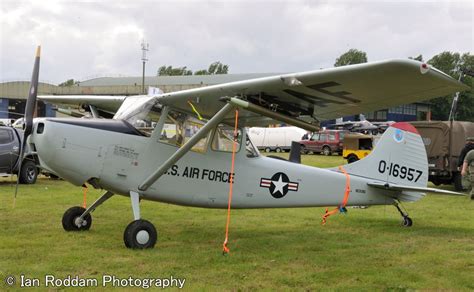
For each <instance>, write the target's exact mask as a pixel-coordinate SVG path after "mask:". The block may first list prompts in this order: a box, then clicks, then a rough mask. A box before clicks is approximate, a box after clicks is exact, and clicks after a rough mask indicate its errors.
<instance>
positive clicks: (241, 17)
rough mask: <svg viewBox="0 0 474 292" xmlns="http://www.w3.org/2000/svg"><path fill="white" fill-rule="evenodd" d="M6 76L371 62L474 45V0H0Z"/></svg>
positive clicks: (57, 78)
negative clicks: (347, 58) (349, 58)
mask: <svg viewBox="0 0 474 292" xmlns="http://www.w3.org/2000/svg"><path fill="white" fill-rule="evenodd" d="M0 8H1V10H0V38H1V48H0V82H2V81H13V80H19V79H20V80H27V79H29V78H30V75H31V70H32V65H33V57H34V49H35V46H36V45H37V44H41V45H42V65H41V73H40V78H41V79H42V80H43V81H46V82H50V83H54V84H57V83H59V82H62V81H64V80H66V79H70V78H73V79H75V80H86V79H90V78H93V77H97V76H119V75H123V76H140V75H141V70H142V65H141V60H140V59H141V51H140V44H141V41H142V39H145V40H146V42H147V43H149V49H150V50H149V52H148V59H149V61H148V63H147V70H146V74H147V75H155V74H156V70H157V68H158V67H159V66H160V65H163V64H167V65H173V66H187V67H188V68H190V69H192V70H197V69H203V68H207V67H208V65H209V64H210V63H212V62H213V61H217V60H219V61H221V62H223V63H225V64H228V65H229V66H230V73H251V72H295V71H304V70H311V69H319V68H325V67H332V66H333V64H334V61H335V59H336V58H337V57H338V56H339V55H341V54H342V53H344V52H346V51H347V50H349V49H351V48H357V49H359V50H363V51H365V52H367V55H368V58H369V61H376V60H382V59H390V58H407V57H409V56H416V55H418V54H423V56H424V58H425V59H429V58H431V57H432V56H434V55H436V54H438V53H440V52H442V51H456V52H471V53H472V52H473V50H474V48H473V47H474V39H473V38H474V37H473V27H474V21H473V15H474V2H473V1H467V0H466V1H449V2H448V1H255V0H254V1H138V0H135V1H48V0H43V1H33V2H30V1H21V0H20V1H18V0H15V1H9V0H0Z"/></svg>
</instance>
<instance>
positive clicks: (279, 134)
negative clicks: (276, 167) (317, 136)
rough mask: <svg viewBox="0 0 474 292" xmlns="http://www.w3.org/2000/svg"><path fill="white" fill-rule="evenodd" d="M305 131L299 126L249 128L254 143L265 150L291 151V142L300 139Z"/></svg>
mask: <svg viewBox="0 0 474 292" xmlns="http://www.w3.org/2000/svg"><path fill="white" fill-rule="evenodd" d="M305 133H306V131H305V130H303V129H300V128H297V127H276V128H260V127H254V128H250V129H249V136H250V140H251V141H252V143H253V144H254V145H255V146H256V147H257V148H258V149H259V150H263V151H265V152H271V151H275V152H285V151H290V149H291V142H292V141H299V140H300V139H301V137H302V136H303V135H304V134H305Z"/></svg>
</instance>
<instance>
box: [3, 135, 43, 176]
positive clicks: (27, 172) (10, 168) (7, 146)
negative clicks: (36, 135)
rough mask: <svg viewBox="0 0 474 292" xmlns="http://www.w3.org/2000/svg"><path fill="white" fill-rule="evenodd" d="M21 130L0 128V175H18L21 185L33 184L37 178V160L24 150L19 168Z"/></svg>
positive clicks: (27, 149)
mask: <svg viewBox="0 0 474 292" xmlns="http://www.w3.org/2000/svg"><path fill="white" fill-rule="evenodd" d="M22 140H23V130H20V129H16V128H12V127H0V173H4V174H18V179H19V181H20V183H22V184H34V183H35V182H36V178H37V177H38V172H39V171H38V167H37V166H36V165H37V162H38V159H37V157H36V156H35V155H33V154H32V153H31V151H29V148H28V147H27V148H26V152H25V153H26V155H25V157H24V159H23V163H22V164H21V170H19V167H20V160H19V155H20V147H21V141H22Z"/></svg>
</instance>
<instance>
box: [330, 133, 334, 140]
mask: <svg viewBox="0 0 474 292" xmlns="http://www.w3.org/2000/svg"><path fill="white" fill-rule="evenodd" d="M329 141H336V134H335V133H330V134H329Z"/></svg>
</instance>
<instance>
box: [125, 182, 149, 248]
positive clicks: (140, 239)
mask: <svg viewBox="0 0 474 292" xmlns="http://www.w3.org/2000/svg"><path fill="white" fill-rule="evenodd" d="M130 200H131V203H132V210H133V218H134V219H135V220H134V221H132V222H131V223H130V224H128V226H127V228H125V232H124V233H123V241H124V243H125V246H126V247H128V248H133V249H144V248H153V247H154V246H155V243H156V240H157V237H158V234H157V232H156V229H155V226H153V224H152V223H150V222H149V221H147V220H143V219H140V198H139V195H138V193H137V192H133V191H131V192H130Z"/></svg>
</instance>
